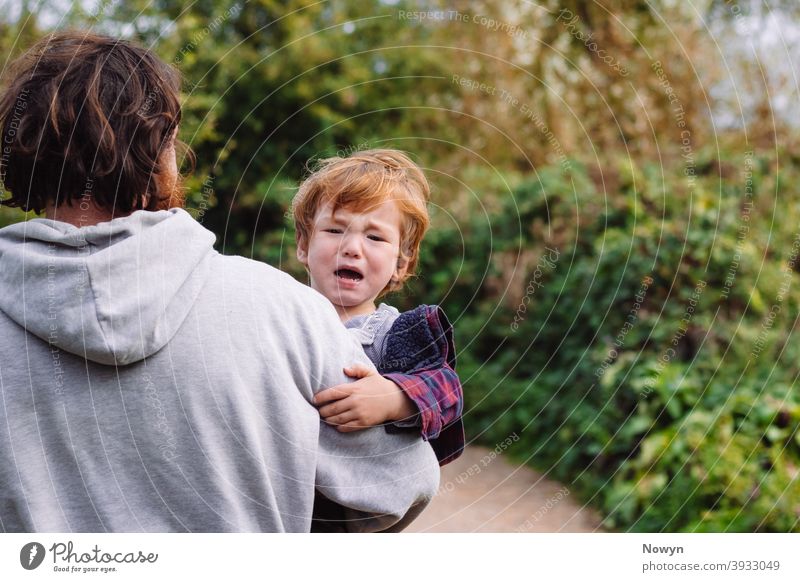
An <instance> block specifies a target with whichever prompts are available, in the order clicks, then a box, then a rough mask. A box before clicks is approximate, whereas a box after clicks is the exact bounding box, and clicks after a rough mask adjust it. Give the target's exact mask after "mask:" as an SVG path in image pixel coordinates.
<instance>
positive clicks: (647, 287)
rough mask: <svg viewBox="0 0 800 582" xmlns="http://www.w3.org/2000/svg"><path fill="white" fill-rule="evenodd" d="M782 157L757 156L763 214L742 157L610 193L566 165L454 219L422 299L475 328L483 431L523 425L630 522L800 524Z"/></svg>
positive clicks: (709, 527)
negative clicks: (776, 175) (480, 212)
mask: <svg viewBox="0 0 800 582" xmlns="http://www.w3.org/2000/svg"><path fill="white" fill-rule="evenodd" d="M712 161H713V160H709V161H707V162H706V166H707V167H717V166H718V164H712ZM773 163H774V160H773V159H771V158H768V157H758V158H756V159H754V160H753V166H754V178H753V183H754V195H753V199H754V200H755V201H760V202H761V204H754V205H753V207H747V206H745V205H744V201H745V197H744V194H743V193H744V187H743V184H744V178H743V177H742V176H743V174H742V172H740V171H736V170H735V169H731V168H733V164H732V163H728V164H727V166H728V171H727V176H726V177H724V178H722V179H721V178H720V175H719V173H716V174H715V173H714V172H712V171H709V172H708V173H707V174H704V175H698V176H697V178H696V180H695V182H694V183H691V182H690V181H688V180H687V178H686V176H685V175H684V173H683V168H680V167H678V168H676V169H675V170H674V171H673V172H671V173H667V172H664V174H665V175H662V170H661V168H658V167H655V166H653V167H650V166H647V167H643V168H641V169H637V170H635V171H633V172H632V171H631V170H629V169H628V170H626V168H625V164H620V166H619V168H614V167H611V168H607V169H606V172H608V173H609V175H612V176H614V178H615V180H616V181H617V183H618V189H617V190H616V191H614V192H606V193H604V192H603V191H602V190H601V189H600V187H599V184H600V181H598V180H596V179H595V180H593V179H590V177H589V174H590V172H589V170H587V168H585V167H583V166H581V165H579V164H574V165H573V168H572V171H571V174H570V175H568V176H565V175H563V174H561V172H560V169H559V168H547V169H544V170H543V171H540V172H539V174H538V176H539V179H538V180H536V181H532V182H530V183H526V184H522V185H521V186H520V187H519V188H517V189H516V190H515V191H514V192H513V196H507V197H506V198H507V199H506V202H505V204H504V208H503V209H502V211H500V212H499V213H498V214H497V215H496V216H492V217H491V219H490V220H488V221H487V220H485V219H483V218H482V219H474V220H472V221H468V222H467V223H465V224H464V225H463V227H462V228H460V229H457V228H451V229H447V230H438V231H435V232H434V233H433V234H432V235H431V236H430V237H429V239H428V241H427V245H428V246H427V247H426V249H425V256H424V258H423V264H422V273H423V275H422V277H421V279H420V281H417V289H416V292H417V293H419V294H420V296H421V297H441V298H442V302H443V303H444V304H445V306H446V308H447V310H448V313H449V314H450V315H451V317H452V318H453V319H454V321H455V326H456V331H457V337H458V339H459V349H460V351H459V358H460V368H459V371H460V373H461V376H462V379H463V380H464V386H465V393H466V399H467V407H466V414H465V418H466V426H467V427H468V432H469V433H470V437H471V438H476V439H478V440H479V441H482V442H484V443H486V444H489V445H492V444H493V443H495V442H499V441H500V440H502V439H503V438H505V437H506V436H508V435H509V434H511V433H513V432H516V433H517V434H519V435H520V436H521V441H520V443H519V446H517V447H515V449H516V454H517V456H518V457H519V459H520V460H523V461H527V462H530V463H531V464H533V465H534V466H535V467H538V468H539V469H541V470H543V471H545V472H547V473H548V474H549V475H551V476H553V477H555V478H557V479H560V480H562V481H564V482H565V483H566V484H568V485H569V486H571V487H575V488H576V489H577V490H578V491H579V492H580V493H581V494H582V495H583V498H584V500H585V501H587V502H589V503H590V504H592V505H594V506H596V507H598V508H599V509H600V510H601V512H602V513H603V514H604V515H605V522H604V525H605V526H606V527H608V528H610V529H619V530H630V531H780V532H785V531H800V526H798V521H799V520H800V484H799V483H800V481H799V480H798V469H797V467H798V466H799V465H800V435H798V432H797V426H798V424H800V397H799V396H798V394H797V391H796V390H795V389H794V386H795V378H796V377H797V375H798V373H800V369H799V368H798V361H800V360H799V359H798V356H800V353H798V347H797V346H796V345H795V344H796V342H792V341H791V337H790V334H791V331H792V330H793V328H794V326H795V318H794V314H796V313H797V308H798V304H800V293H799V290H798V281H797V272H796V271H795V270H794V269H793V268H792V267H791V266H787V261H790V260H791V259H792V244H793V237H794V234H793V232H792V226H793V225H796V224H798V223H799V222H798V220H797V218H798V211H797V205H796V204H794V203H785V204H784V205H782V206H781V214H782V216H781V225H782V226H780V227H777V226H776V225H775V223H774V222H773V221H774V218H773V216H772V212H771V210H770V204H771V202H770V196H771V194H770V193H771V192H773V193H774V192H775V186H776V183H775V182H774V181H773V180H772V179H771V178H770V177H769V176H770V172H771V171H772V170H771V168H772V166H773ZM698 168H700V169H701V170H698V173H700V172H701V171H702V168H703V165H702V164H699V165H698ZM783 172H784V173H786V176H785V177H782V179H781V180H780V182H781V183H782V184H784V185H786V184H796V183H797V181H796V180H794V178H796V174H797V168H789V169H786V168H785V169H784V170H783ZM790 178H791V179H790ZM565 185H569V186H568V187H567V186H565ZM690 186H692V187H690ZM792 195H796V193H795V192H791V193H787V192H786V190H785V188H784V189H781V196H780V198H781V200H792ZM795 198H796V196H795ZM745 215H746V216H747V218H746V219H745V218H743V216H745ZM743 225H746V226H747V227H748V230H746V231H745V230H743V229H742V226H743ZM786 225H789V228H786ZM742 233H744V234H742ZM795 248H796V247H795ZM547 249H551V250H549V251H548V250H547ZM553 249H555V250H556V251H557V252H558V260H557V261H551V263H554V266H553V267H552V268H543V265H544V266H546V267H549V265H550V263H547V262H546V261H545V262H542V257H547V256H548V253H549V255H550V256H552V255H553ZM797 262H798V263H800V260H798V261H797ZM509 265H511V267H512V268H511V269H509V268H508V266H509ZM537 265H538V268H539V272H538V274H537V272H536V268H537ZM795 268H796V267H795ZM509 271H510V272H514V271H516V272H517V273H516V275H514V276H512V275H510V274H509ZM504 273H505V276H504ZM498 278H499V279H498ZM532 280H533V281H536V284H534V285H530V281H532ZM726 281H727V282H726ZM526 289H527V293H528V295H529V300H525V301H524V302H523V299H522V298H523V297H524V296H525V294H526ZM637 295H638V298H637ZM523 304H524V308H523V307H521V306H522V305H523ZM775 306H778V307H777V308H776V307H775ZM771 310H772V311H773V312H776V311H777V313H776V314H775V316H774V317H773V316H771V315H770V311H771ZM626 322H627V324H626ZM515 323H516V325H515Z"/></svg>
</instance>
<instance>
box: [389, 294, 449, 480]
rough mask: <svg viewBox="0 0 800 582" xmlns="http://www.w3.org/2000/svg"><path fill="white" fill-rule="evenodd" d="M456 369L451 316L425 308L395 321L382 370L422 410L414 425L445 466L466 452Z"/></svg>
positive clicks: (410, 312) (435, 307) (439, 309)
mask: <svg viewBox="0 0 800 582" xmlns="http://www.w3.org/2000/svg"><path fill="white" fill-rule="evenodd" d="M455 364H456V359H455V346H454V342H453V328H452V326H451V325H450V322H449V321H448V320H447V316H446V315H445V314H444V311H442V309H441V308H440V307H438V306H436V305H422V306H420V307H418V308H416V309H414V310H412V311H407V312H405V313H403V314H401V315H400V317H398V318H397V320H396V321H395V322H394V324H393V325H392V328H391V330H390V331H389V334H388V338H387V343H386V350H385V353H384V354H383V358H382V361H381V363H380V365H379V366H378V369H379V370H380V372H381V374H383V376H384V377H386V378H388V379H390V380H392V381H393V382H395V383H396V384H397V385H398V386H399V387H400V388H401V389H402V390H403V391H404V392H405V393H406V394H407V395H408V397H409V398H411V400H412V401H413V402H414V403H415V404H416V405H417V408H418V409H419V414H418V416H417V417H416V418H415V419H414V423H413V424H414V425H415V426H417V427H419V430H420V432H421V433H422V437H423V438H424V439H426V440H428V441H430V443H431V446H432V447H433V449H434V451H435V452H436V456H437V458H438V459H439V464H440V465H445V464H447V463H449V462H450V461H453V460H455V459H456V458H458V457H459V456H460V455H461V453H462V452H463V450H464V425H463V422H462V420H461V414H462V411H463V406H464V395H463V390H462V387H461V381H460V380H459V378H458V374H456V372H455ZM400 426H403V425H402V424H401V425H400ZM387 429H388V430H391V429H390V427H387Z"/></svg>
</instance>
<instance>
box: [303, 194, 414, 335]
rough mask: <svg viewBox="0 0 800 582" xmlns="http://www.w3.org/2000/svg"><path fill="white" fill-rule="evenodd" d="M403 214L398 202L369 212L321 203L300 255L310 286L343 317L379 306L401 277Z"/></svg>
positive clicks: (386, 203)
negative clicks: (334, 208) (391, 283)
mask: <svg viewBox="0 0 800 582" xmlns="http://www.w3.org/2000/svg"><path fill="white" fill-rule="evenodd" d="M401 224H402V214H401V212H400V209H399V208H398V206H397V203H396V202H395V201H393V200H389V201H386V202H384V203H382V204H380V205H378V206H375V207H373V208H371V209H370V210H369V211H367V212H353V211H350V210H347V209H346V208H340V209H339V210H337V211H336V213H335V214H334V213H333V212H332V207H331V205H330V204H326V205H324V206H322V207H321V208H320V209H319V211H318V212H317V216H316V218H315V221H314V230H313V232H312V234H311V240H310V241H300V243H299V244H298V245H297V258H298V259H299V260H300V262H301V263H303V264H304V265H305V266H306V267H308V270H309V273H310V277H311V286H312V287H313V288H314V289H316V290H317V291H319V292H320V293H322V294H323V295H324V296H325V297H327V298H328V300H329V301H330V302H331V303H333V305H334V307H335V308H336V311H337V313H339V316H340V317H341V318H342V320H347V319H349V318H351V317H354V316H356V315H362V314H365V313H371V312H372V311H374V310H375V299H376V297H377V296H378V294H379V293H380V292H381V291H382V290H383V289H384V287H386V285H387V284H388V283H389V281H390V280H391V279H392V277H401V276H402V275H403V273H404V268H402V267H400V266H399V265H398V259H399V257H400V228H401Z"/></svg>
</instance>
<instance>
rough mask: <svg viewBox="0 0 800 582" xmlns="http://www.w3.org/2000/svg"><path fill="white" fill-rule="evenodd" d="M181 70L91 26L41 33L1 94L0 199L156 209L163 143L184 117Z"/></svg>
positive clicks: (16, 203) (122, 210)
mask: <svg viewBox="0 0 800 582" xmlns="http://www.w3.org/2000/svg"><path fill="white" fill-rule="evenodd" d="M180 83H181V79H180V75H179V73H178V72H177V71H176V70H175V69H174V68H172V67H170V66H169V65H167V64H166V63H164V62H163V61H162V60H160V59H159V58H158V57H157V56H156V55H154V54H153V53H152V52H150V51H148V50H146V49H144V48H142V47H139V46H136V45H135V44H133V43H131V42H128V41H124V40H120V39H116V38H111V37H106V36H100V35H95V34H90V33H86V32H59V33H55V34H53V35H50V36H48V37H46V38H44V39H43V40H41V41H39V42H38V43H37V44H36V45H35V46H33V47H32V48H31V49H30V50H28V51H27V52H26V53H25V54H23V55H22V56H21V57H20V58H19V59H17V60H16V61H15V62H14V63H13V64H12V66H11V67H10V70H9V74H8V75H7V77H6V79H5V82H4V83H3V84H4V87H3V93H2V97H0V131H2V134H0V137H1V138H2V141H0V180H1V181H2V183H3V185H4V187H5V189H7V190H8V191H10V193H11V198H8V199H5V200H0V205H5V206H11V207H17V208H22V209H23V210H25V211H28V210H33V211H34V212H36V213H37V214H38V213H40V212H41V211H42V210H43V209H44V208H45V207H46V206H47V204H48V203H50V202H52V203H54V205H55V206H60V205H61V204H63V203H67V204H69V205H70V206H71V205H72V203H73V202H74V201H76V200H80V199H81V198H82V197H83V196H84V195H86V194H90V195H91V197H92V199H93V201H94V203H95V204H96V205H97V206H98V207H100V208H102V209H105V210H109V211H113V212H115V213H119V214H128V213H130V212H132V211H134V210H140V209H145V210H155V209H157V208H158V207H159V203H160V202H161V201H162V200H163V199H165V198H166V197H167V196H169V194H170V193H169V192H159V185H158V182H159V180H158V179H157V177H158V175H159V174H160V173H161V171H162V168H161V166H160V164H159V159H160V158H161V152H162V151H163V150H164V149H165V148H166V147H167V146H169V144H170V140H171V139H172V137H173V133H174V130H175V129H176V128H177V126H178V124H179V123H180V120H181V107H180V101H179V92H180Z"/></svg>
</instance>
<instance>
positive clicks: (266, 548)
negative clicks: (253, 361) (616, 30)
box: [0, 533, 800, 582]
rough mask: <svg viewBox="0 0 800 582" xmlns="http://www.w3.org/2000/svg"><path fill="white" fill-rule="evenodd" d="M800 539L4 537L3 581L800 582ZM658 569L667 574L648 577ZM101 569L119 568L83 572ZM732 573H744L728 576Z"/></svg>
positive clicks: (0, 551)
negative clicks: (34, 551) (35, 551)
mask: <svg viewBox="0 0 800 582" xmlns="http://www.w3.org/2000/svg"><path fill="white" fill-rule="evenodd" d="M70 541H71V542H72V543H73V553H74V554H75V555H76V556H77V557H72V558H71V561H70V562H65V561H64V558H65V556H66V552H65V551H62V552H60V553H59V555H57V556H54V553H53V551H52V549H53V548H55V549H56V550H64V549H65V547H64V546H66V545H67V544H68V543H69V542H70ZM29 542H38V543H40V544H42V545H43V546H44V548H45V550H46V555H45V558H44V560H43V562H42V563H41V565H40V566H39V567H37V568H36V569H35V570H31V571H28V570H25V569H24V568H23V567H22V565H21V557H20V551H21V550H22V548H23V546H25V545H26V544H28V543H29ZM799 542H800V537H799V536H798V535H797V534H602V533H595V534H408V535H346V534H332V535H309V534H304V535H288V534H4V535H2V536H0V580H9V581H12V580H13V581H16V580H66V579H69V580H76V579H82V580H86V579H93V580H113V581H120V582H121V581H127V580H131V581H137V582H138V581H141V580H144V581H146V582H151V581H154V580H224V581H225V582H234V581H236V582H238V581H241V580H294V579H301V580H314V579H319V580H320V581H324V582H335V581H339V580H341V581H347V582H354V581H359V580H369V581H375V582H384V581H387V582H392V581H395V580H397V581H402V582H417V581H419V582H425V581H428V580H433V581H436V580H437V579H438V580H442V581H451V582H463V581H468V580H480V581H482V582H505V581H506V580H509V581H517V580H531V581H538V580H544V581H549V580H592V581H597V580H613V581H614V582H623V581H627V580H701V579H702V580H720V581H726V582H727V581H729V580H742V581H743V582H745V581H747V582H750V581H760V580H765V581H774V582H778V581H783V580H787V581H788V580H791V581H793V582H794V581H797V580H800V567H798V563H800V559H798V548H799V547H800V544H799ZM55 544H63V546H57V545H55ZM645 545H647V547H649V548H650V549H651V550H652V553H647V550H646V547H645ZM95 546H97V547H98V549H99V552H98V553H97V556H98V557H99V559H102V556H103V553H107V554H109V556H114V555H115V554H120V556H122V557H123V558H124V556H123V554H125V553H132V554H133V555H134V557H136V556H138V555H139V554H138V553H139V552H140V551H141V552H142V554H143V555H145V556H147V555H148V554H150V553H152V554H158V557H157V559H156V560H155V561H154V562H153V563H134V564H130V563H127V564H126V563H123V564H117V563H111V564H99V563H96V562H91V563H76V560H77V559H79V556H80V555H81V554H83V553H88V554H89V558H90V559H93V556H94V555H95V553H94V548H95ZM655 548H658V551H655ZM670 548H672V549H671V550H670ZM662 549H663V551H665V552H666V553H662ZM670 551H671V552H672V555H670ZM120 556H116V557H120ZM26 559H29V556H26ZM775 561H777V562H778V563H779V567H778V569H777V570H775V569H771V570H770V569H763V570H752V569H751V570H746V569H742V568H746V567H747V566H748V562H749V566H750V567H763V566H765V565H766V564H768V563H772V564H773V565H774V563H775ZM651 564H652V565H653V566H654V567H655V566H658V565H661V568H662V569H661V570H660V571H650V572H644V571H643V570H644V567H645V566H646V565H651ZM681 564H698V567H700V568H703V567H707V566H704V565H706V564H726V565H727V567H728V570H727V571H726V570H723V569H718V570H715V571H709V570H700V571H696V572H692V571H682V570H671V571H667V570H664V569H663V568H665V567H667V566H666V565H672V567H673V568H674V567H676V565H677V566H678V567H680V565H681ZM104 566H105V567H114V568H115V569H116V571H113V572H108V573H100V572H87V573H83V572H82V568H84V567H91V568H102V567H104ZM735 566H740V569H738V570H733V569H731V568H733V567H735ZM56 567H59V568H61V567H66V568H67V569H68V570H67V571H55V568H56ZM70 568H77V570H76V571H70V570H69V569H70Z"/></svg>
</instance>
